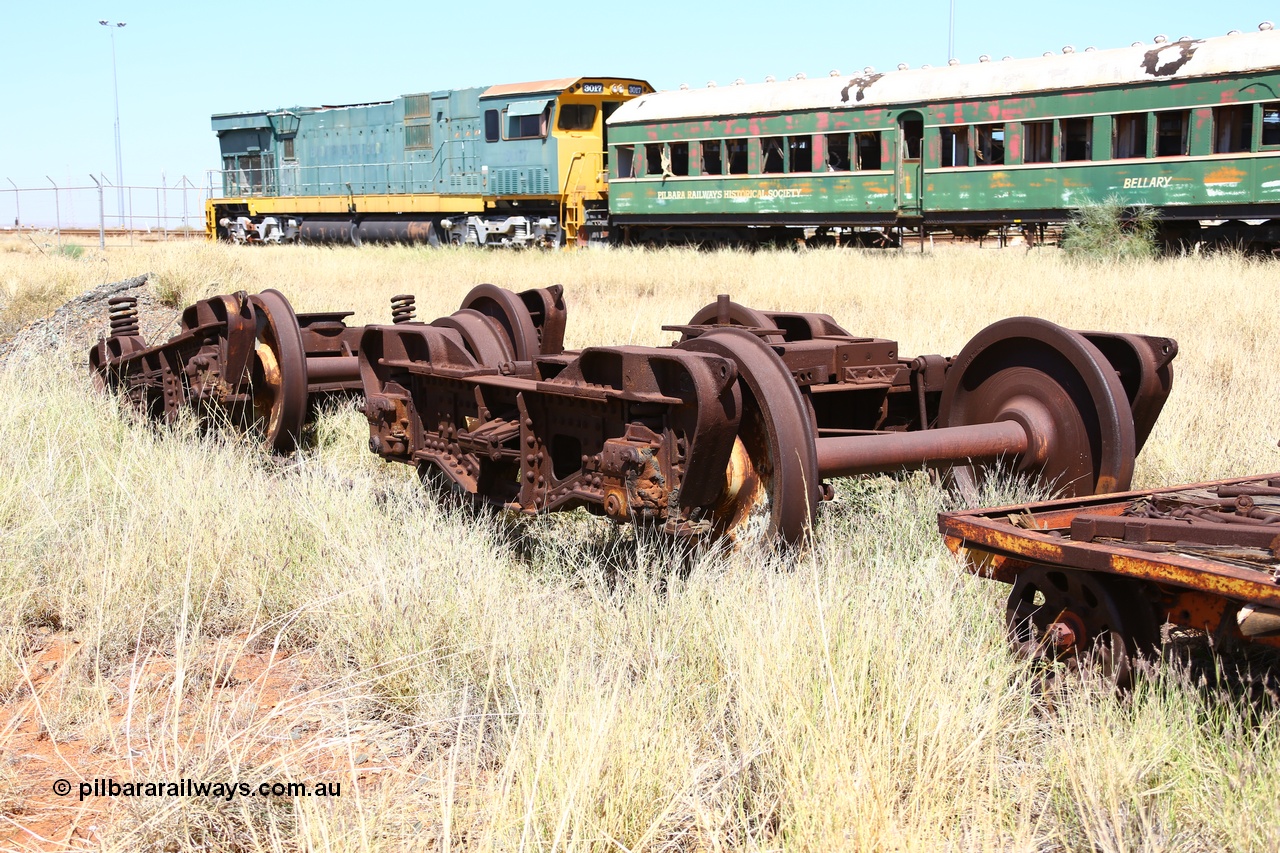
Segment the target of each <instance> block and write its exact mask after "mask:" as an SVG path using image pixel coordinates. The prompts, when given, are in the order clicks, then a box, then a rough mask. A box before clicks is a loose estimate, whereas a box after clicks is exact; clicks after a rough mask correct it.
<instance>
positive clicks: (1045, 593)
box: [1005, 565, 1160, 688]
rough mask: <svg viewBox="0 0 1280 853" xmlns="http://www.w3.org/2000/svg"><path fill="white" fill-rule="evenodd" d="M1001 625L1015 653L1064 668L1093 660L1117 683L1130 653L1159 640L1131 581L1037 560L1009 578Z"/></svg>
mask: <svg viewBox="0 0 1280 853" xmlns="http://www.w3.org/2000/svg"><path fill="white" fill-rule="evenodd" d="M1005 625H1006V627H1007V629H1008V635H1009V643H1010V644H1011V645H1012V646H1013V648H1014V650H1015V651H1017V652H1018V653H1019V654H1020V655H1022V656H1024V657H1026V658H1028V659H1031V660H1035V661H1041V662H1044V663H1060V664H1063V665H1064V666H1065V668H1066V669H1067V670H1068V671H1079V670H1080V669H1081V668H1082V667H1084V666H1088V665H1093V666H1095V667H1097V668H1098V670H1099V671H1100V672H1101V673H1102V674H1103V675H1104V676H1105V677H1107V678H1108V679H1109V680H1110V681H1111V682H1112V683H1114V684H1115V685H1116V686H1117V687H1121V688H1124V687H1128V686H1129V685H1130V683H1131V681H1132V677H1133V662H1134V660H1135V659H1136V657H1137V656H1139V655H1143V654H1146V653H1148V652H1150V651H1152V650H1153V649H1155V648H1156V647H1157V646H1158V645H1159V643H1160V626H1159V625H1158V624H1157V620H1156V618H1155V613H1154V611H1153V609H1152V608H1151V607H1150V606H1148V605H1147V604H1146V603H1145V602H1144V600H1143V598H1142V594H1141V591H1140V590H1139V589H1138V588H1137V587H1136V586H1135V585H1134V584H1133V583H1132V582H1131V581H1129V580H1127V579H1125V578H1117V577H1110V576H1107V575H1100V574H1096V573H1093V572H1082V571H1078V570H1074V569H1062V568H1057V567H1050V566H1042V565H1034V566H1030V567H1028V568H1027V569H1025V570H1024V571H1022V572H1021V573H1020V574H1019V575H1018V578H1017V580H1016V581H1014V584H1013V590H1012V591H1011V592H1010V593H1009V601H1008V604H1007V605H1006V607H1005Z"/></svg>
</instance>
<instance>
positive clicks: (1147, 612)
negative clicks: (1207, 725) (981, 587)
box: [938, 475, 1280, 676]
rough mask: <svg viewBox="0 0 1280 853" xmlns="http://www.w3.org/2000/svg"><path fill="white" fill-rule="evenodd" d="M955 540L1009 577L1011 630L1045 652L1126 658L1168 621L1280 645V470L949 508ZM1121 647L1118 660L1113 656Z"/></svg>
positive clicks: (947, 533)
mask: <svg viewBox="0 0 1280 853" xmlns="http://www.w3.org/2000/svg"><path fill="white" fill-rule="evenodd" d="M938 525H939V529H940V530H941V532H942V534H943V536H944V538H945V540H946V543H947V546H948V547H949V548H950V549H951V550H952V551H953V552H955V553H957V554H959V555H961V556H962V557H963V558H964V560H965V563H966V565H967V567H968V568H969V570H970V571H972V572H974V573H975V574H979V575H981V576H983V577H988V578H991V579H993V580H997V581H1002V582H1004V583H1009V584H1012V590H1011V592H1010V595H1009V604H1008V607H1007V622H1008V624H1007V627H1008V630H1009V633H1010V638H1011V640H1012V641H1013V642H1014V644H1015V646H1016V647H1018V648H1019V649H1021V650H1023V651H1026V652H1028V653H1030V654H1031V655H1033V656H1036V657H1051V658H1065V659H1068V660H1072V659H1075V658H1076V657H1077V656H1078V655H1080V654H1081V653H1083V652H1085V651H1088V650H1089V647H1090V645H1091V644H1093V643H1103V644H1104V646H1105V648H1106V650H1107V654H1108V655H1109V656H1110V657H1111V660H1110V661H1108V662H1109V663H1112V664H1113V665H1114V664H1118V665H1119V670H1120V674H1121V675H1122V676H1124V675H1127V669H1126V668H1127V658H1128V657H1129V656H1131V655H1133V654H1135V653H1142V652H1146V651H1151V650H1153V649H1154V648H1155V647H1157V646H1158V645H1159V643H1160V632H1159V628H1160V626H1161V625H1162V624H1165V623H1168V624H1172V625H1175V626H1178V627H1182V628H1190V629H1194V630H1197V631H1203V632H1206V633H1208V634H1210V635H1212V636H1214V637H1215V638H1217V640H1219V641H1237V642H1245V641H1248V642H1253V643H1258V644H1263V645H1271V646H1276V647H1280V477H1277V476H1276V475H1269V476H1265V477H1249V478H1243V479H1235V480H1221V481H1215V482H1210V483H1198V484H1193V485H1186V486H1175V487H1171V488H1167V489H1158V490H1149V491H1144V492H1128V493H1123V494H1112V495H1106V496H1103V497H1094V498H1078V499H1074V500H1058V501H1047V502H1043V503H1035V504H1030V505H1026V504H1024V505H1021V506H1009V507H999V508H994V509H981V510H968V511H964V512H955V513H944V514H942V515H940V516H939V517H938ZM1118 654H1119V655H1123V658H1118V657H1116V655H1118Z"/></svg>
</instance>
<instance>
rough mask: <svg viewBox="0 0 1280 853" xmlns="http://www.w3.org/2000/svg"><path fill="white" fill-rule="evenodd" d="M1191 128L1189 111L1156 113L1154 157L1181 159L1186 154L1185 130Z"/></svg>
mask: <svg viewBox="0 0 1280 853" xmlns="http://www.w3.org/2000/svg"><path fill="white" fill-rule="evenodd" d="M1190 127H1191V111H1190V110H1169V111H1167V112H1161V113H1156V156H1157V157H1181V156H1183V155H1185V154H1186V153H1187V130H1188V129H1189V128H1190Z"/></svg>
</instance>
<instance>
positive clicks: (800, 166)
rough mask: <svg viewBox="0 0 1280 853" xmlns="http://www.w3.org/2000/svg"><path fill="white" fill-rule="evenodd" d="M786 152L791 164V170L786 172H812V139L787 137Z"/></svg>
mask: <svg viewBox="0 0 1280 853" xmlns="http://www.w3.org/2000/svg"><path fill="white" fill-rule="evenodd" d="M787 150H788V151H789V152H790V155H789V156H790V163H791V168H790V169H789V170H788V171H792V172H812V171H813V137H811V136H789V137H787Z"/></svg>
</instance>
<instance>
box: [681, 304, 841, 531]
mask: <svg viewBox="0 0 1280 853" xmlns="http://www.w3.org/2000/svg"><path fill="white" fill-rule="evenodd" d="M680 347H681V348H682V349H689V350H694V351H696V352H708V353H714V354H716V355H721V356H724V357H726V358H730V359H732V360H733V361H734V362H735V363H736V364H737V366H738V381H739V384H740V387H741V389H742V419H741V421H740V424H739V427H738V437H737V439H736V440H735V442H734V448H733V454H732V456H731V457H730V460H729V466H728V469H727V470H726V472H725V491H724V494H723V496H722V498H721V501H720V503H719V504H718V505H717V506H716V507H715V509H714V511H713V519H712V522H713V525H714V529H715V532H716V533H718V534H720V535H726V536H728V537H730V538H731V539H735V540H740V539H742V538H744V537H750V536H755V535H760V536H762V538H764V539H765V540H766V541H774V540H781V541H783V542H785V543H787V544H795V543H798V542H800V541H802V540H803V539H804V538H805V537H806V536H808V534H809V531H810V530H811V529H812V527H813V522H814V518H815V517H816V514H817V507H818V502H819V500H820V493H819V482H818V456H817V451H816V450H815V445H814V434H813V426H812V424H811V423H810V420H809V415H808V409H807V407H806V406H805V403H804V399H803V398H802V397H801V396H800V389H799V388H798V387H796V384H795V382H794V381H793V380H792V378H791V373H790V371H788V370H787V367H786V365H785V364H783V363H782V359H780V358H779V357H778V356H777V354H776V353H775V352H774V351H773V350H772V349H771V348H770V347H769V345H768V344H766V343H765V342H764V341H762V340H760V338H758V337H756V336H755V335H753V334H751V333H750V332H748V331H745V330H743V329H734V328H723V329H712V330H711V331H708V332H706V333H705V334H703V335H700V336H699V337H697V338H694V339H692V340H689V341H685V342H684V343H682V344H680Z"/></svg>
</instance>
